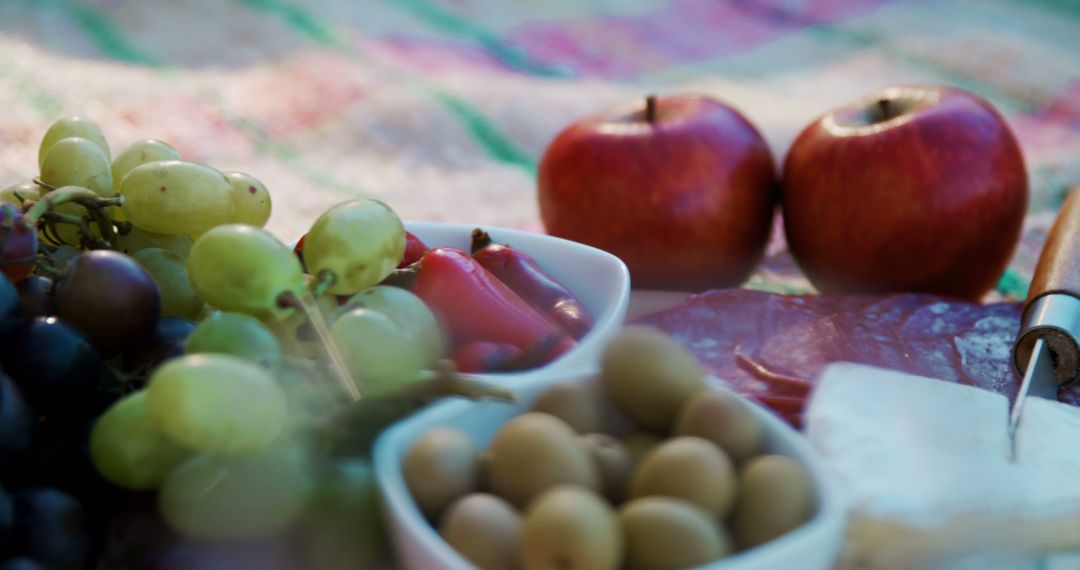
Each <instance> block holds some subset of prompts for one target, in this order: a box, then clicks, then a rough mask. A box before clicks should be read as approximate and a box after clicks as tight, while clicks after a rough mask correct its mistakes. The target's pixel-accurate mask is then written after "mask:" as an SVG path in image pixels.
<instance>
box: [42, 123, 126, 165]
mask: <svg viewBox="0 0 1080 570" xmlns="http://www.w3.org/2000/svg"><path fill="white" fill-rule="evenodd" d="M71 137H81V138H84V139H87V140H89V141H90V142H92V143H94V146H96V147H97V148H98V149H99V150H101V153H102V154H103V155H105V157H106V158H108V157H109V156H110V155H109V143H108V142H106V141H105V135H104V134H102V132H101V129H100V128H99V127H98V126H97V123H95V122H94V121H91V120H90V119H84V118H82V117H64V118H63V119H60V120H58V121H56V122H55V123H53V124H52V126H50V127H49V130H47V131H45V136H44V137H43V138H42V139H41V146H39V147H38V166H39V167H41V168H42V171H44V164H45V154H46V153H47V152H49V149H51V148H52V147H53V145H55V144H56V143H57V142H59V141H61V140H63V139H66V138H71Z"/></svg>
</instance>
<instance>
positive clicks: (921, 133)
mask: <svg viewBox="0 0 1080 570" xmlns="http://www.w3.org/2000/svg"><path fill="white" fill-rule="evenodd" d="M882 101H885V103H884V104H882V103H881V102H882ZM883 109H884V110H885V112H883ZM1027 200H1028V179H1027V170H1026V168H1025V166H1024V159H1023V155H1022V153H1021V150H1020V147H1019V145H1018V143H1017V142H1016V139H1015V137H1014V136H1013V134H1012V132H1011V131H1010V130H1009V127H1008V125H1007V124H1006V123H1005V121H1004V119H1002V118H1001V116H1000V115H999V114H998V113H997V111H995V110H994V108H993V107H992V106H991V105H990V104H989V103H988V102H986V101H984V100H983V99H981V98H979V97H977V96H975V95H973V94H971V93H968V92H966V91H962V90H959V89H954V88H947V87H918V86H913V87H896V88H890V89H886V90H883V91H881V92H879V93H877V94H874V95H872V96H870V97H867V98H866V99H863V100H861V101H858V102H856V103H853V104H852V105H849V106H847V107H844V108H842V109H838V110H837V111H834V112H832V113H829V114H827V115H825V116H823V117H821V118H820V119H818V120H817V121H815V122H814V123H812V124H811V125H809V126H808V127H807V128H806V129H805V130H803V131H802V133H801V134H800V135H799V136H798V138H797V139H796V140H795V142H794V143H793V144H792V146H791V149H790V150H789V152H788V154H787V157H786V159H785V161H784V168H783V176H782V190H781V206H782V211H783V220H784V231H785V234H786V237H787V241H788V246H789V248H790V250H791V253H792V255H793V256H794V258H795V260H796V261H797V262H798V264H799V266H800V267H801V268H802V270H803V272H804V273H805V274H806V276H807V277H808V278H809V279H810V281H811V282H812V283H813V284H814V285H815V286H816V287H817V288H818V289H819V290H820V291H822V292H826V293H883V292H893V291H906V292H926V293H936V294H941V295H949V296H954V297H961V298H969V299H978V298H980V297H981V296H983V295H984V294H985V293H986V292H987V291H989V290H990V289H991V288H993V286H994V285H995V283H996V282H997V280H998V278H999V277H1000V276H1001V274H1002V272H1003V271H1004V270H1005V268H1006V266H1007V264H1008V262H1009V260H1010V258H1011V256H1012V253H1013V251H1014V249H1015V248H1016V244H1017V243H1018V241H1019V239H1020V232H1021V229H1022V225H1023V221H1024V214H1025V212H1026V209H1027Z"/></svg>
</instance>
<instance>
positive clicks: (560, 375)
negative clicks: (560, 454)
mask: <svg viewBox="0 0 1080 570" xmlns="http://www.w3.org/2000/svg"><path fill="white" fill-rule="evenodd" d="M546 372H548V373H546V374H532V375H530V376H529V378H521V379H520V380H522V382H521V383H520V384H518V385H517V388H518V391H520V392H525V393H527V394H529V397H527V398H522V399H520V400H519V401H518V402H516V403H513V404H501V405H506V406H513V407H520V406H527V405H529V404H531V402H532V401H533V400H534V399H535V397H536V396H537V395H538V394H539V391H540V390H541V389H543V388H545V387H547V386H550V385H554V384H559V383H563V382H589V381H595V378H596V377H597V376H598V375H599V370H598V369H597V368H596V367H589V368H576V369H567V370H557V371H554V373H551V372H552V371H546ZM707 384H708V386H707V389H711V390H723V389H727V388H725V386H724V385H723V382H722V381H721V380H719V379H717V378H715V377H714V376H710V377H709V380H708V382H707ZM728 391H730V392H731V393H733V394H734V395H735V396H736V397H737V398H739V399H740V400H741V401H743V403H745V404H747V405H748V407H749V408H750V410H751V411H752V412H753V413H754V416H755V418H756V419H758V420H759V421H762V422H763V423H764V427H765V428H766V433H767V434H769V438H770V439H771V440H773V441H774V442H775V441H780V442H782V445H783V446H786V447H789V448H790V450H791V452H790V453H781V454H782V455H786V456H789V457H792V458H794V459H796V460H797V461H799V463H800V464H801V465H803V466H804V467H805V468H806V470H807V472H808V474H809V475H810V478H811V480H812V481H813V486H814V490H815V495H816V498H817V503H816V505H817V508H816V510H815V511H814V514H813V516H812V517H811V518H810V520H808V521H806V522H804V523H803V524H802V525H800V526H799V527H798V528H796V529H793V530H791V531H788V532H787V533H785V534H784V535H782V536H780V537H777V538H775V539H773V540H771V541H769V542H767V543H765V544H763V545H760V546H757V547H754V548H751V549H748V550H745V551H742V552H737V553H735V554H732V555H730V556H727V557H725V558H723V559H721V560H718V561H716V562H712V563H709V564H706V565H702V566H699V567H698V568H699V569H701V570H725V569H728V568H733V569H734V568H740V569H742V568H753V567H755V566H753V565H755V564H760V563H762V562H765V561H767V560H768V558H770V557H771V556H773V555H775V553H776V552H777V551H778V550H780V549H783V548H785V547H791V546H794V545H796V544H797V543H798V542H800V541H806V540H810V537H811V536H812V535H813V534H814V533H830V532H831V531H830V527H837V528H838V529H840V530H839V532H838V535H837V537H836V541H835V542H836V544H835V545H834V546H835V549H836V550H837V554H838V552H839V545H840V540H841V536H842V529H843V526H844V521H846V518H847V513H848V504H847V501H846V499H845V498H844V495H843V493H842V491H841V488H840V486H839V482H838V481H837V480H836V478H835V477H834V476H833V475H832V473H831V472H830V471H829V470H828V468H827V467H826V465H825V462H824V460H823V459H822V458H821V457H820V456H819V455H818V454H817V452H816V451H815V450H814V449H813V446H812V445H811V444H810V442H809V440H807V439H806V436H805V435H803V434H802V433H800V432H799V431H798V430H796V429H795V428H793V427H791V426H790V425H788V424H787V423H785V422H784V421H783V420H781V419H780V418H779V417H777V416H776V415H775V414H773V413H772V412H771V411H769V410H768V409H767V408H765V407H764V406H762V405H761V404H759V403H757V402H754V401H753V400H750V399H749V398H746V397H745V396H743V395H741V394H739V393H737V392H734V391H733V390H730V389H729V390H728ZM477 405H499V404H487V403H479V402H474V401H470V400H455V401H444V402H439V403H436V404H434V405H432V406H430V407H428V408H426V409H424V410H421V411H420V412H418V413H416V414H415V415H413V416H411V417H408V418H406V419H404V420H402V421H399V422H397V423H396V424H394V425H392V426H391V427H390V428H389V429H387V430H385V431H384V432H382V433H381V434H380V435H379V437H378V438H377V439H376V441H375V445H374V447H373V451H372V455H371V457H372V462H373V465H374V469H375V478H376V482H377V484H378V485H379V489H380V494H381V498H382V506H383V519H384V521H385V522H386V523H387V526H388V533H389V535H390V537H391V539H392V547H393V548H394V551H395V552H397V551H398V550H399V549H400V548H401V542H402V541H403V540H404V536H399V529H398V525H396V524H395V519H397V520H398V521H400V523H401V525H400V526H401V527H403V529H405V531H406V533H407V534H409V535H411V536H412V537H413V539H414V540H416V541H417V542H418V543H420V544H421V545H422V546H423V548H424V549H426V550H427V551H428V552H431V553H434V554H435V555H436V556H437V557H438V558H439V559H441V560H443V561H444V562H446V563H447V564H448V567H454V568H458V567H460V568H470V567H472V565H471V564H470V563H469V561H468V560H466V559H465V558H464V557H463V556H461V555H460V554H459V553H458V552H457V551H456V550H454V549H453V548H452V547H451V546H450V545H449V544H448V543H447V542H446V541H445V540H443V539H442V537H441V536H439V534H438V531H437V530H436V528H435V526H434V525H432V524H431V523H429V522H428V521H427V519H426V518H425V517H424V515H423V514H421V513H420V510H419V508H418V507H417V505H416V502H415V501H413V499H412V496H411V494H410V493H409V490H408V486H407V485H406V484H405V479H404V475H403V473H402V469H401V461H400V459H401V458H403V457H404V454H405V453H406V451H407V445H409V444H411V442H412V441H414V440H415V438H416V437H419V435H420V432H421V431H426V430H428V429H432V428H435V427H438V426H440V425H445V424H447V423H448V422H449V420H451V419H453V418H455V417H459V416H461V415H462V414H465V413H467V412H468V411H469V408H472V407H475V406H477ZM525 410H527V408H522V409H520V410H518V415H519V414H520V413H524V411H525ZM499 425H500V426H501V425H502V424H501V423H500V424H499ZM495 429H498V428H495ZM493 434H494V431H492V432H491V435H493ZM774 452H775V451H774ZM776 453H778V452H776Z"/></svg>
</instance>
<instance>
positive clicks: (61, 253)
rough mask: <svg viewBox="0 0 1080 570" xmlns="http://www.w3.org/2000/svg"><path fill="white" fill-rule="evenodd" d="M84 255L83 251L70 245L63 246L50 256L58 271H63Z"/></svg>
mask: <svg viewBox="0 0 1080 570" xmlns="http://www.w3.org/2000/svg"><path fill="white" fill-rule="evenodd" d="M80 255H82V250H80V249H79V248H77V247H74V246H70V245H61V246H59V247H57V248H56V251H54V252H53V253H52V255H51V256H50V257H51V258H52V261H53V263H54V264H55V266H56V267H55V268H56V270H57V271H63V270H64V268H66V267H67V266H68V264H69V263H71V262H72V261H73V260H74V259H75V258H76V257H79V256H80Z"/></svg>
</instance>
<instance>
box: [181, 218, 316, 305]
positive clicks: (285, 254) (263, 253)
mask: <svg viewBox="0 0 1080 570" xmlns="http://www.w3.org/2000/svg"><path fill="white" fill-rule="evenodd" d="M188 275H189V276H190V277H191V283H192V285H194V286H195V290H196V291H197V292H198V293H199V295H201V296H202V298H203V299H205V300H206V302H207V303H209V304H210V305H212V306H214V307H217V308H218V309H221V310H222V311H230V312H234V313H245V314H248V315H253V316H256V317H260V318H264V317H272V316H274V315H277V314H281V313H282V310H281V309H280V308H278V298H279V296H280V295H281V294H282V293H285V292H290V291H291V292H292V293H294V294H296V295H301V294H302V292H303V289H304V271H303V269H302V268H301V267H300V261H299V260H298V259H297V258H296V255H294V254H293V252H292V251H291V250H290V249H289V248H288V247H286V246H285V244H283V243H281V242H280V241H279V240H278V239H277V238H276V237H274V236H273V235H271V234H270V233H269V232H266V231H264V230H261V229H259V228H256V227H253V226H245V225H242V224H229V225H225V226H219V227H216V228H214V229H212V230H210V231H208V232H206V233H205V234H203V235H202V236H201V237H199V239H198V240H197V241H196V242H195V245H193V246H192V247H191V253H190V254H189V255H188Z"/></svg>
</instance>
